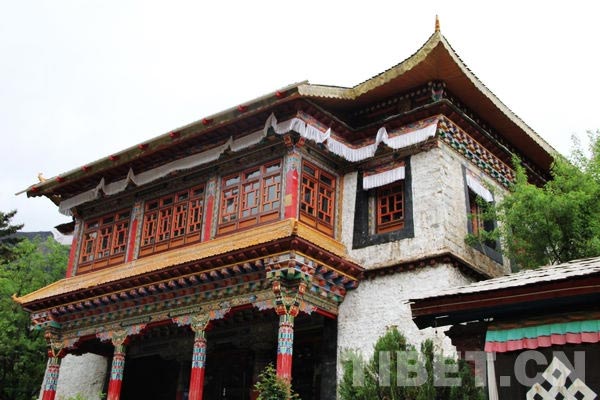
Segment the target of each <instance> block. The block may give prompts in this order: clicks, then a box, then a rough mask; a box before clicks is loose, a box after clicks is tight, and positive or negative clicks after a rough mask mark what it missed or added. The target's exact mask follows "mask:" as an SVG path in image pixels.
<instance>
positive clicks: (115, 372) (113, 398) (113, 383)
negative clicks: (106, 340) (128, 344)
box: [106, 341, 125, 400]
mask: <svg viewBox="0 0 600 400" xmlns="http://www.w3.org/2000/svg"><path fill="white" fill-rule="evenodd" d="M119 342H120V343H119ZM114 345H115V352H114V354H113V359H112V365H111V368H110V381H108V394H107V396H106V399H107V400H119V398H120V397H121V385H122V384H123V370H124V369H125V345H124V344H123V341H117V343H114Z"/></svg>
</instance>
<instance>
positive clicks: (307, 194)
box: [300, 162, 336, 235]
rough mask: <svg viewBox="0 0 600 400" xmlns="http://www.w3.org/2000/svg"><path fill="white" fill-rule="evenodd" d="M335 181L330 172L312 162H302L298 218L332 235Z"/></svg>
mask: <svg viewBox="0 0 600 400" xmlns="http://www.w3.org/2000/svg"><path fill="white" fill-rule="evenodd" d="M335 183H336V182H335V176H333V175H332V174H329V173H327V172H325V171H323V170H322V169H320V168H319V167H317V166H315V165H313V164H310V163H307V162H304V163H303V164H302V184H301V186H300V220H301V221H304V222H305V223H307V224H309V225H311V226H313V227H315V228H317V229H318V230H320V231H322V232H325V233H327V234H329V235H333V226H334V212H335Z"/></svg>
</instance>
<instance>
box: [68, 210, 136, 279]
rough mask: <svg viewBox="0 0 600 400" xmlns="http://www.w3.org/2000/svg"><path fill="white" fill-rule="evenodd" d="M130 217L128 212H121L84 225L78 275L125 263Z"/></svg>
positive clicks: (95, 219)
mask: <svg viewBox="0 0 600 400" xmlns="http://www.w3.org/2000/svg"><path fill="white" fill-rule="evenodd" d="M130 217H131V212H130V210H121V211H119V212H117V213H111V214H106V215H103V216H101V217H98V218H94V219H92V220H90V221H87V222H86V223H85V224H84V226H85V229H84V231H83V239H82V246H81V250H80V254H79V264H78V268H77V273H78V274H81V273H85V272H89V271H92V270H97V269H100V268H103V267H106V266H108V265H113V264H116V263H119V262H123V261H125V250H126V249H127V238H128V237H129V220H130Z"/></svg>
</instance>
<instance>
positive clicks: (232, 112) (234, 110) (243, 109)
mask: <svg viewBox="0 0 600 400" xmlns="http://www.w3.org/2000/svg"><path fill="white" fill-rule="evenodd" d="M305 83H306V81H303V82H299V83H294V84H291V85H288V86H285V87H282V88H280V89H278V90H275V91H273V92H271V93H268V94H266V95H263V96H260V97H257V98H255V99H253V100H250V101H248V102H244V103H242V105H238V106H235V107H231V108H228V109H226V110H223V111H220V112H218V113H216V114H212V115H208V116H206V117H204V118H202V119H200V120H197V121H194V122H192V123H189V124H186V125H184V126H181V127H179V128H176V129H173V130H171V131H169V132H167V133H164V134H162V135H159V136H156V137H154V138H153V139H150V140H149V141H144V142H142V143H139V144H136V145H134V146H131V147H128V148H126V149H124V150H122V151H119V152H117V153H114V154H112V155H110V156H106V157H103V158H100V159H98V160H96V161H93V162H91V163H88V164H85V165H84V166H80V167H78V168H74V169H72V170H70V171H67V172H65V173H62V174H59V175H57V176H54V177H52V178H48V179H46V180H44V181H43V182H39V183H35V184H32V185H30V186H29V187H28V188H27V189H24V190H22V191H20V192H18V193H16V194H17V195H19V194H21V193H27V197H37V196H46V197H48V198H50V200H52V201H53V202H54V203H55V204H58V201H57V200H56V199H53V197H54V196H53V191H54V190H55V189H57V188H59V187H60V186H61V185H62V184H63V182H65V183H66V182H68V183H71V182H72V181H73V180H79V179H82V178H85V177H86V176H89V175H92V174H96V173H98V172H99V171H103V170H109V169H111V168H114V167H118V166H120V165H122V164H126V163H128V162H130V161H132V160H134V159H137V158H138V157H139V156H141V155H142V153H140V146H142V145H143V146H147V147H149V148H154V147H159V146H163V145H164V144H165V143H168V142H169V141H171V139H172V137H171V135H172V134H173V133H174V132H177V133H178V135H179V137H181V138H191V137H194V136H197V135H201V134H202V133H203V132H205V131H209V130H213V129H214V128H215V127H217V126H220V125H223V124H229V123H231V122H234V121H236V120H238V119H241V118H244V117H245V116H247V115H249V113H251V112H252V111H255V110H259V109H263V108H265V107H270V106H272V105H274V104H276V103H278V102H283V101H289V100H290V99H291V98H294V97H296V96H297V95H298V87H299V86H300V85H302V84H305ZM120 160H122V161H121V162H119V161H120Z"/></svg>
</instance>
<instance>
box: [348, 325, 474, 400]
mask: <svg viewBox="0 0 600 400" xmlns="http://www.w3.org/2000/svg"><path fill="white" fill-rule="evenodd" d="M456 363H457V361H455V360H453V359H448V358H445V357H444V356H443V355H442V354H436V352H435V351H434V346H433V342H432V341H431V340H426V341H425V342H424V343H423V344H422V345H421V351H420V353H417V352H416V351H415V348H414V346H412V345H409V344H407V342H406V338H405V337H404V335H402V333H400V332H399V331H398V330H397V329H396V328H391V329H389V330H388V331H387V332H386V333H385V334H384V335H383V336H381V337H380V338H379V339H378V340H377V342H376V343H375V348H374V354H373V356H372V357H371V359H370V360H369V361H368V362H365V361H364V360H363V359H362V357H361V356H360V355H359V354H357V353H356V352H354V351H348V352H346V354H345V355H344V360H343V362H342V369H343V373H342V380H341V382H340V386H339V394H340V397H341V398H342V399H343V400H382V399H387V400H400V399H406V400H435V399H450V400H459V399H460V400H479V399H483V398H485V396H484V394H483V391H482V389H481V388H478V387H476V386H475V380H474V378H473V376H472V373H471V370H470V369H469V368H468V366H467V365H466V363H465V362H464V361H462V360H459V361H458V367H457V368H456V370H458V372H455V373H447V374H448V376H445V378H459V379H460V386H457V387H447V386H441V385H437V386H436V381H438V380H436V378H444V377H442V376H441V374H442V372H444V370H441V369H439V368H437V369H436V365H437V366H440V365H442V364H456ZM448 369H449V370H450V368H448ZM444 373H446V372H444ZM436 374H437V375H436ZM400 379H402V380H400ZM438 382H439V381H438Z"/></svg>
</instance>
